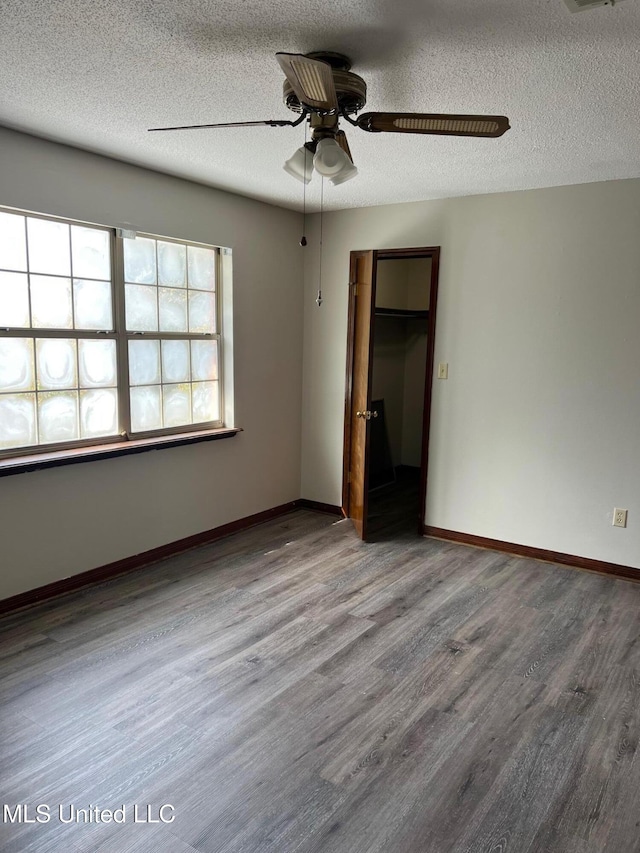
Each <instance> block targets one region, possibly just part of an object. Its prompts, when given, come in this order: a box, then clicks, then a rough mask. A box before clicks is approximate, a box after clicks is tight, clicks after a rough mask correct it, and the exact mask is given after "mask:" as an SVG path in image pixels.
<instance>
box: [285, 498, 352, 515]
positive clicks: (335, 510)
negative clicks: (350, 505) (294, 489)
mask: <svg viewBox="0 0 640 853" xmlns="http://www.w3.org/2000/svg"><path fill="white" fill-rule="evenodd" d="M294 504H295V505H296V509H312V510H315V512H325V513H327V515H339V516H340V517H341V518H344V513H343V511H342V508H341V507H339V506H336V505H335V504H323V503H321V502H320V501H310V500H308V499H307V498H299V499H298V500H297V501H294Z"/></svg>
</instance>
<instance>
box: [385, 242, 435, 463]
mask: <svg viewBox="0 0 640 853" xmlns="http://www.w3.org/2000/svg"><path fill="white" fill-rule="evenodd" d="M430 284H431V259H430V258H422V259H413V260H386V261H380V262H379V263H378V269H377V280H376V307H377V308H401V309H407V308H412V309H422V310H424V309H427V308H428V307H429V289H430ZM426 328H427V321H426V320H422V319H421V320H416V319H414V320H411V321H406V320H401V319H396V318H394V317H385V316H378V317H376V321H375V332H374V348H373V376H372V399H380V398H383V399H384V400H385V419H386V425H387V432H388V435H389V444H390V445H391V457H392V460H393V464H394V466H397V465H412V466H414V467H419V466H420V462H421V458H422V414H423V406H424V371H425V363H426V359H427V337H426V334H424V332H425V331H426Z"/></svg>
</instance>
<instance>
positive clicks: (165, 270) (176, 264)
mask: <svg viewBox="0 0 640 853" xmlns="http://www.w3.org/2000/svg"><path fill="white" fill-rule="evenodd" d="M186 272H187V248H186V246H182V245H180V243H163V242H162V241H161V240H158V284H164V285H166V286H167V287H186V284H187V282H186Z"/></svg>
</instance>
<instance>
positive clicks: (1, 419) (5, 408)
mask: <svg viewBox="0 0 640 853" xmlns="http://www.w3.org/2000/svg"><path fill="white" fill-rule="evenodd" d="M35 443H36V395H35V394H3V395H0V449H3V450H4V449H6V448H7V447H28V446H29V445H30V444H35Z"/></svg>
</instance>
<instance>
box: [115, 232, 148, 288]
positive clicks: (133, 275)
mask: <svg viewBox="0 0 640 853" xmlns="http://www.w3.org/2000/svg"><path fill="white" fill-rule="evenodd" d="M122 243H123V248H124V280H125V281H130V282H134V283H136V284H155V283H156V241H155V240H147V239H145V238H144V237H136V239H135V240H132V239H131V238H129V237H125V238H124V240H123V241H122Z"/></svg>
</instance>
